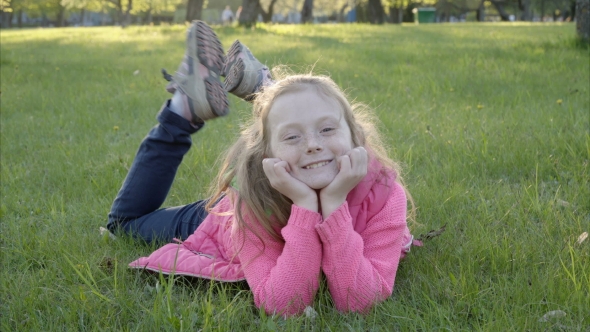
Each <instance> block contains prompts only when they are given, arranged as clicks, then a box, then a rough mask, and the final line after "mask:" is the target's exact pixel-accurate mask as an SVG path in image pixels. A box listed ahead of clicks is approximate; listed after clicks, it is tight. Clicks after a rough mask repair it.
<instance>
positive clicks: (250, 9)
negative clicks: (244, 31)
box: [239, 0, 261, 27]
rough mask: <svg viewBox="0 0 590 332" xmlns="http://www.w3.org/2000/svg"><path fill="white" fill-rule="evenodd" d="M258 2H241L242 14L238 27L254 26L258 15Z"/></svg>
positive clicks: (256, 0)
mask: <svg viewBox="0 0 590 332" xmlns="http://www.w3.org/2000/svg"><path fill="white" fill-rule="evenodd" d="M260 8H261V7H260V0H243V2H242V13H241V14H240V21H239V23H240V25H243V26H246V27H251V26H252V25H254V24H256V20H257V19H258V14H259V13H260Z"/></svg>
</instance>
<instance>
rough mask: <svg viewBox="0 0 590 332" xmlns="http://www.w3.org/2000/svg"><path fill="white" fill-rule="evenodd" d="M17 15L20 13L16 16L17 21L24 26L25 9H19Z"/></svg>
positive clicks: (20, 25) (19, 25)
mask: <svg viewBox="0 0 590 332" xmlns="http://www.w3.org/2000/svg"><path fill="white" fill-rule="evenodd" d="M16 15H18V16H17V17H16V23H17V24H18V27H19V28H22V27H23V10H22V9H19V10H18V13H17V14H16Z"/></svg>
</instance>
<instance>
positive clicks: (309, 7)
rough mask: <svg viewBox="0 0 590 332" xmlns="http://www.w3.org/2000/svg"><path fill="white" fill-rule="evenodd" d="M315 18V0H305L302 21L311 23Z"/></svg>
mask: <svg viewBox="0 0 590 332" xmlns="http://www.w3.org/2000/svg"><path fill="white" fill-rule="evenodd" d="M312 20H313V0H305V1H304V2H303V7H302V8H301V23H311V22H312Z"/></svg>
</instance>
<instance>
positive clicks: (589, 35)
mask: <svg viewBox="0 0 590 332" xmlns="http://www.w3.org/2000/svg"><path fill="white" fill-rule="evenodd" d="M576 32H577V33H578V37H579V38H580V40H582V41H583V42H585V43H590V0H577V1H576Z"/></svg>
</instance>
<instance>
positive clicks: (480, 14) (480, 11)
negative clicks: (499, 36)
mask: <svg viewBox="0 0 590 332" xmlns="http://www.w3.org/2000/svg"><path fill="white" fill-rule="evenodd" d="M475 18H476V19H477V21H478V22H483V21H485V19H486V7H485V6H484V1H482V2H481V3H480V4H479V7H478V8H477V11H476V12H475Z"/></svg>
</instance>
